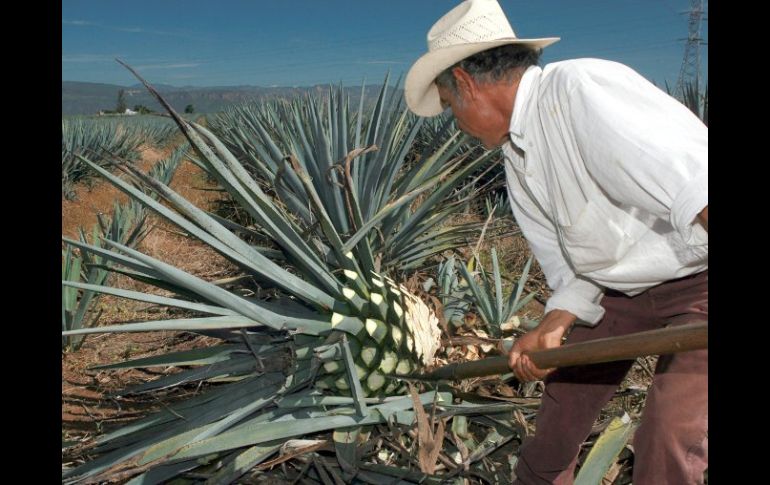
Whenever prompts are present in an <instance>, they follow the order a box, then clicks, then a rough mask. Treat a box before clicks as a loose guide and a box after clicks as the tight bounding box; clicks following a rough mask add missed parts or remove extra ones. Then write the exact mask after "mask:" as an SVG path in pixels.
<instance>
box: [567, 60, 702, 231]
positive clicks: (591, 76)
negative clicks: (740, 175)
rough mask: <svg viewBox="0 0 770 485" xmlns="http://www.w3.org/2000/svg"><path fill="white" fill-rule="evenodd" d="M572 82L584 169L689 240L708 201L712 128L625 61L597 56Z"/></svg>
mask: <svg viewBox="0 0 770 485" xmlns="http://www.w3.org/2000/svg"><path fill="white" fill-rule="evenodd" d="M587 66H588V67H585V68H582V69H579V70H577V71H576V72H575V78H574V79H572V80H571V81H572V82H570V83H568V86H569V88H568V91H567V92H566V96H567V98H568V100H569V103H568V106H569V110H570V115H569V116H570V118H571V123H572V126H573V128H574V131H575V136H576V143H577V145H578V149H579V150H580V153H581V157H582V158H583V160H584V161H585V163H586V167H587V170H588V172H589V174H590V175H591V177H592V178H593V179H594V180H595V181H596V183H597V184H598V185H599V186H600V187H601V189H602V190H604V191H605V192H606V193H607V194H608V196H609V197H610V198H612V199H614V200H615V201H617V202H619V203H621V204H627V205H629V206H632V207H638V208H641V209H644V210H646V211H648V212H650V213H652V214H654V215H656V216H658V217H660V218H663V219H665V220H668V221H669V222H670V224H671V225H672V226H673V227H674V229H675V230H676V231H677V232H678V233H679V234H680V235H681V237H682V239H683V240H684V241H685V242H686V243H687V244H690V245H702V244H708V234H707V233H706V231H704V230H703V228H702V227H701V226H700V225H695V224H694V222H695V219H696V216H697V215H698V214H699V213H700V212H701V210H703V208H704V207H706V206H707V205H708V128H707V127H706V126H705V125H704V124H703V123H702V122H701V121H700V120H699V119H698V117H697V116H695V115H694V114H693V113H692V112H691V111H690V110H689V109H688V108H687V107H685V106H684V105H683V104H681V103H680V102H678V101H676V100H675V99H674V98H672V97H671V96H669V95H668V94H666V93H664V92H663V91H661V90H660V89H658V88H657V87H655V86H654V85H653V84H652V83H650V82H649V81H647V80H646V79H644V78H643V77H642V76H641V75H639V74H638V73H636V72H635V71H633V70H632V69H630V68H628V67H627V66H624V65H622V64H618V63H614V62H609V61H598V60H597V61H596V63H595V64H587Z"/></svg>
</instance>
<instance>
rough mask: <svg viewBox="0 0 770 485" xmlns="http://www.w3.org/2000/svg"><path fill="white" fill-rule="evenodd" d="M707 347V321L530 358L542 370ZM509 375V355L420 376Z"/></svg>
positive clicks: (544, 352)
mask: <svg viewBox="0 0 770 485" xmlns="http://www.w3.org/2000/svg"><path fill="white" fill-rule="evenodd" d="M705 348H708V322H699V323H690V324H686V325H677V326H673V327H671V326H670V327H665V328H661V329H658V330H650V331H647V332H639V333H632V334H628V335H621V336H618V337H608V338H602V339H597V340H590V341H587V342H580V343H577V344H567V345H562V346H561V347H557V348H554V349H548V350H540V351H537V352H532V353H530V354H528V355H529V358H530V359H532V361H533V362H534V363H535V365H536V366H538V367H539V368H541V369H548V368H551V367H569V366H574V365H586V364H598V363H600V362H611V361H615V360H630V359H635V358H637V357H642V356H646V355H663V354H672V353H675V352H685V351H688V350H699V349H705ZM508 372H510V368H509V367H508V356H507V355H506V356H500V357H490V358H487V359H481V360H476V361H472V362H462V363H458V364H449V365H446V366H444V367H440V368H438V369H436V370H434V371H433V372H429V373H427V374H423V375H416V376H405V377H413V378H416V379H420V380H459V379H467V378H470V377H481V376H490V375H496V374H505V373H508Z"/></svg>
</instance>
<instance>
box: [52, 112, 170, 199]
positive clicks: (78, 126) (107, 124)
mask: <svg viewBox="0 0 770 485" xmlns="http://www.w3.org/2000/svg"><path fill="white" fill-rule="evenodd" d="M172 129H173V124H171V123H169V121H168V120H165V119H158V118H157V117H151V118H146V117H138V118H121V119H119V120H116V119H108V118H97V119H92V118H82V117H74V118H63V119H62V196H63V197H65V198H67V199H72V198H73V197H74V187H73V185H74V184H75V183H77V182H80V181H82V180H84V179H87V178H89V177H91V176H93V175H94V174H93V173H92V172H90V171H89V170H88V168H87V167H86V166H85V165H83V164H82V163H80V161H79V160H78V157H77V155H78V154H80V155H83V154H86V153H88V154H89V158H90V160H91V161H93V162H97V163H99V165H101V166H106V165H108V162H107V160H105V159H103V158H102V154H103V153H105V152H109V153H111V154H113V155H114V156H119V157H121V158H123V159H126V160H133V159H136V157H137V156H138V149H139V147H140V146H141V145H142V144H143V143H150V144H152V145H155V146H163V145H164V144H165V143H166V142H167V141H168V140H169V137H170V135H171V134H172ZM97 154H98V155H97Z"/></svg>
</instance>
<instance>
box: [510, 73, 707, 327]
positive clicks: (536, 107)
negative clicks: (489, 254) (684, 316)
mask: <svg viewBox="0 0 770 485" xmlns="http://www.w3.org/2000/svg"><path fill="white" fill-rule="evenodd" d="M503 154H504V156H505V172H506V178H507V185H508V192H509V196H510V198H511V206H512V207H513V214H514V217H515V218H516V221H517V223H518V224H519V226H520V227H521V230H522V232H523V233H524V236H525V237H526V238H527V241H528V242H529V244H530V247H531V249H532V252H533V253H534V254H535V257H536V258H537V260H538V261H539V262H540V266H541V267H542V268H543V272H544V273H545V276H546V279H547V281H548V285H549V286H550V287H551V289H552V290H553V295H552V296H551V298H550V299H549V300H548V302H547V304H546V308H545V311H546V312H548V311H551V310H553V309H563V310H567V311H569V312H571V313H573V314H574V315H576V316H577V317H578V319H579V321H581V323H583V324H588V325H592V324H596V323H598V322H599V320H601V318H602V316H603V315H604V309H603V308H602V307H601V306H600V305H599V301H600V300H601V297H602V294H603V292H604V289H605V288H612V289H615V290H617V291H621V292H623V293H625V294H627V295H630V296H633V295H636V294H639V293H641V292H642V291H644V290H646V289H648V288H650V287H652V286H655V285H658V284H660V283H663V282H664V281H668V280H671V279H675V278H679V277H682V276H687V275H689V274H693V273H697V272H700V271H703V270H705V269H707V268H708V233H707V232H706V231H705V230H704V229H703V227H702V226H701V225H700V224H697V223H695V219H696V217H697V215H698V214H699V213H700V211H701V210H702V209H703V208H704V207H706V206H707V205H708V128H706V126H705V125H704V124H703V123H702V122H701V121H700V120H699V119H698V118H697V117H696V116H695V115H694V114H693V113H692V112H690V110H688V109H687V108H686V107H685V106H683V105H682V104H681V103H679V102H678V101H676V100H675V99H673V98H672V97H670V96H669V95H667V94H666V93H664V92H663V91H661V90H660V89H658V88H657V87H655V86H654V85H653V84H651V83H650V82H649V81H647V80H645V79H644V78H643V77H642V76H640V75H639V74H638V73H636V72H635V71H633V70H632V69H630V68H629V67H627V66H624V65H622V64H618V63H615V62H611V61H604V60H599V59H577V60H570V61H563V62H557V63H553V64H548V65H547V66H545V68H543V69H541V68H540V67H537V66H532V67H530V68H528V69H527V71H526V72H525V73H524V76H523V77H522V79H521V82H520V84H519V88H518V91H517V93H516V99H515V102H514V107H513V114H512V116H511V124H510V143H505V144H504V145H503Z"/></svg>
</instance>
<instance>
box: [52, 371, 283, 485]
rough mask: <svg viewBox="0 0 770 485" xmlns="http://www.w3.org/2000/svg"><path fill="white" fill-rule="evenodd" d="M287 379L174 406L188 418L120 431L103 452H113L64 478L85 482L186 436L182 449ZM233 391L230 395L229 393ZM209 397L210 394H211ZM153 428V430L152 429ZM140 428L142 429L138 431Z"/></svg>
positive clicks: (275, 377) (258, 379)
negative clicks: (181, 407)
mask: <svg viewBox="0 0 770 485" xmlns="http://www.w3.org/2000/svg"><path fill="white" fill-rule="evenodd" d="M284 380H285V378H284V376H283V375H282V374H281V373H270V374H265V375H264V376H255V377H253V378H250V379H247V380H246V381H241V382H239V383H238V384H237V385H229V386H223V387H222V388H221V389H218V390H216V391H215V392H213V393H211V394H213V395H214V396H215V398H214V399H211V398H210V396H208V395H203V396H199V397H197V398H193V400H194V401H195V403H196V405H195V406H194V407H187V408H186V409H180V406H182V405H189V403H188V402H184V403H178V404H175V405H173V407H174V408H176V409H177V410H178V412H179V413H181V414H182V415H183V416H184V419H180V418H179V415H176V416H175V415H174V414H172V413H170V412H166V413H164V414H167V415H171V416H174V417H173V419H172V420H171V421H167V422H162V423H160V424H155V423H154V422H152V421H150V420H147V419H145V420H142V421H143V422H142V424H141V426H143V427H138V426H139V425H137V426H133V427H132V426H131V425H129V427H132V428H133V430H134V432H132V433H130V434H125V433H124V430H123V429H121V430H117V431H116V432H115V433H114V434H113V435H112V436H114V437H113V438H112V439H111V440H110V441H109V442H103V444H102V448H101V449H102V450H104V449H107V450H110V449H111V450H113V451H110V452H109V453H107V454H104V455H102V456H99V457H98V458H96V459H94V460H92V461H90V462H87V463H85V464H83V465H81V466H80V467H78V468H75V469H72V470H70V471H68V472H66V473H63V474H62V477H63V478H71V477H78V478H79V479H84V478H88V477H92V476H94V475H96V474H97V473H101V472H103V471H104V470H106V469H108V468H110V467H112V466H115V465H117V464H119V463H122V462H124V461H125V460H128V459H131V458H132V457H134V456H136V455H137V454H138V453H141V452H142V451H144V450H146V449H147V448H149V447H150V446H152V445H154V444H156V443H160V442H164V440H168V439H170V438H172V437H175V436H177V437H178V436H180V434H181V435H183V436H182V438H180V440H179V443H180V444H179V446H181V445H182V444H184V441H183V440H184V438H185V437H188V438H189V437H190V436H194V435H196V434H197V433H200V431H201V429H205V428H206V427H209V426H210V424H209V423H212V422H214V421H217V420H219V419H221V418H222V417H224V416H227V415H229V414H230V413H231V412H233V411H236V410H238V409H240V408H241V407H243V406H246V405H248V403H250V402H252V401H254V400H255V399H260V398H263V397H266V396H271V395H272V394H273V393H275V392H276V390H277V389H279V388H280V386H281V383H282V382H283V381H284ZM228 391H229V392H228ZM207 394H208V393H207ZM148 426H149V427H148ZM137 429H138V430H137Z"/></svg>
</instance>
